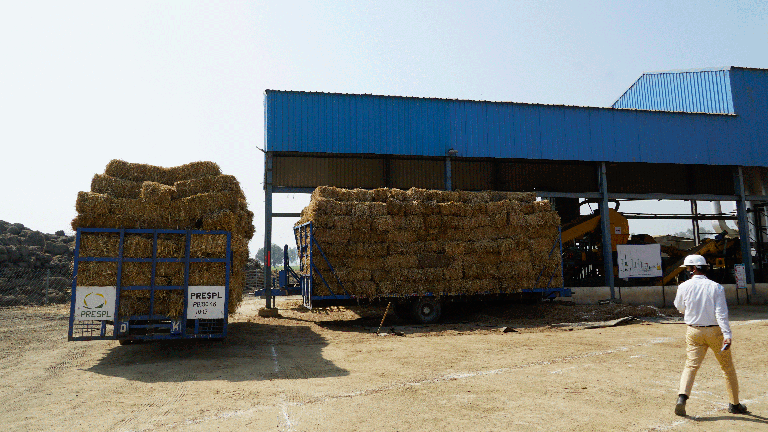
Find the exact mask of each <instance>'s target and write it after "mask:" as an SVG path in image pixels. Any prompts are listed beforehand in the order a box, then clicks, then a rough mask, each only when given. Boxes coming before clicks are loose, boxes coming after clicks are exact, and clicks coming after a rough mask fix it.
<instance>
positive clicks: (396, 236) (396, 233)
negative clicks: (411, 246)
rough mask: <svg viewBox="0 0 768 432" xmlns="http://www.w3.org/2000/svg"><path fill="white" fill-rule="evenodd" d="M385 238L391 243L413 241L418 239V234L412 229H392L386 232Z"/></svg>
mask: <svg viewBox="0 0 768 432" xmlns="http://www.w3.org/2000/svg"><path fill="white" fill-rule="evenodd" d="M385 239H386V241H387V242H389V243H402V242H406V243H409V242H410V243H412V242H415V241H416V240H417V239H418V235H417V233H416V232H414V231H410V230H392V231H389V232H388V233H386V237H385Z"/></svg>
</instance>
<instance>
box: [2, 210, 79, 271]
mask: <svg viewBox="0 0 768 432" xmlns="http://www.w3.org/2000/svg"><path fill="white" fill-rule="evenodd" d="M74 249H75V237H74V236H68V235H66V234H65V233H64V231H57V232H56V233H55V234H44V233H41V232H40V231H35V230H32V229H29V228H27V227H25V226H24V225H23V224H20V223H14V224H12V223H9V222H5V221H0V267H4V268H27V269H69V268H70V267H71V265H72V257H73V255H74Z"/></svg>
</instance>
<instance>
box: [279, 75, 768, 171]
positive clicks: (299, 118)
mask: <svg viewBox="0 0 768 432" xmlns="http://www.w3.org/2000/svg"><path fill="white" fill-rule="evenodd" d="M704 72H706V73H710V72H711V73H714V75H705V76H703V77H702V76H699V77H698V78H691V77H685V78H679V77H672V76H667V75H669V74H660V75H664V76H659V77H656V78H658V80H660V81H659V82H661V80H665V81H663V82H665V83H667V85H666V87H665V86H656V87H653V86H652V85H651V84H652V82H650V80H649V81H648V82H647V84H644V85H646V87H642V88H644V89H645V90H644V91H645V92H646V93H645V94H655V95H656V96H654V97H655V98H656V99H657V100H664V99H665V98H666V99H668V98H670V96H669V95H670V94H673V95H674V94H676V93H674V92H673V91H671V90H672V89H675V88H680V89H688V90H690V91H688V93H685V91H681V93H684V94H686V96H685V97H683V98H682V99H681V101H675V102H667V103H666V104H667V105H663V104H662V103H661V102H659V105H658V106H670V107H680V108H681V110H682V111H685V110H686V109H690V110H693V108H692V107H701V108H702V109H700V110H699V111H700V112H714V113H715V114H692V113H687V112H667V111H660V110H655V109H652V108H648V109H650V110H643V109H639V108H636V109H633V110H627V109H614V108H589V107H574V106H558V105H535V104H521V103H509V102H479V101H466V100H449V99H427V98H408V97H397V96H373V95H355V94H335V93H307V92H295V91H274V90H267V91H266V95H265V139H266V150H267V151H277V152H304V153H352V154H354V153H372V154H392V155H414V156H436V157H440V156H445V155H446V152H447V151H448V150H449V149H452V148H453V149H455V150H457V151H458V152H459V154H458V155H459V156H460V157H494V158H523V159H550V160H575V161H579V160H581V161H607V162H650V163H682V164H715V165H743V166H768V152H766V150H765V144H766V143H767V142H768V127H766V123H767V122H768V70H761V69H742V68H730V69H727V70H726V69H722V70H712V71H703V72H702V73H704ZM685 73H691V72H685ZM670 79H671V81H670ZM675 80H677V81H675ZM670 82H671V83H672V84H669V83H670ZM696 83H698V84H696ZM675 86H677V87H675ZM697 86H698V87H697ZM633 87H635V86H633ZM693 88H699V89H702V88H704V89H709V91H710V93H711V94H708V93H705V92H703V90H702V91H697V92H694V91H692V90H691V89H693ZM639 89H640V87H638V91H637V94H638V95H640V94H641V92H640V91H639ZM630 90H631V89H630ZM625 96H629V92H628V93H627V94H625ZM642 99H643V98H642V97H640V96H638V97H636V98H635V99H634V100H642ZM646 99H648V100H652V99H651V98H650V97H647V98H646ZM627 100H630V99H629V98H627ZM705 108H706V109H705ZM734 108H735V109H734ZM718 111H723V113H718ZM733 112H736V113H737V114H738V115H733V114H732V113H733ZM723 114H725V115H723ZM692 149H694V151H692Z"/></svg>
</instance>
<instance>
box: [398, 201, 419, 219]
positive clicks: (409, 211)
mask: <svg viewBox="0 0 768 432" xmlns="http://www.w3.org/2000/svg"><path fill="white" fill-rule="evenodd" d="M402 203H403V214H404V215H406V216H421V215H423V214H424V207H423V206H422V205H421V204H420V203H419V202H418V201H402Z"/></svg>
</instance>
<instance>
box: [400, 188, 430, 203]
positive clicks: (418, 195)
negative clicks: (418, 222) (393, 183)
mask: <svg viewBox="0 0 768 432" xmlns="http://www.w3.org/2000/svg"><path fill="white" fill-rule="evenodd" d="M404 199H405V200H408V201H415V202H419V201H427V200H428V199H429V198H428V191H427V189H419V188H410V189H408V190H407V191H406V192H405V198H404Z"/></svg>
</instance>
